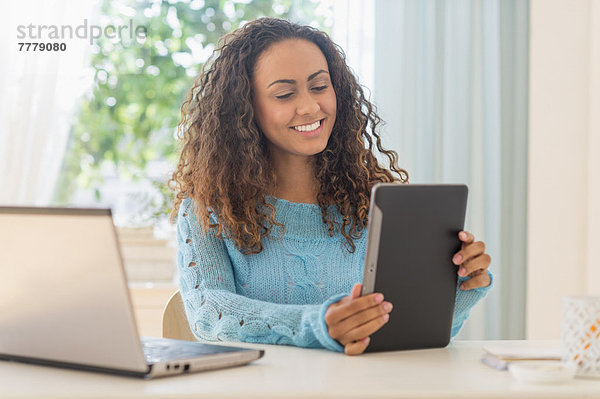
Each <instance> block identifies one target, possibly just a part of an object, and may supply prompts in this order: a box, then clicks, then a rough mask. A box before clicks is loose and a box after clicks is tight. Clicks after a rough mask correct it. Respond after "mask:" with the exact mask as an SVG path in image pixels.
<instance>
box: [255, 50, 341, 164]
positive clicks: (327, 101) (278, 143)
mask: <svg viewBox="0 0 600 399" xmlns="http://www.w3.org/2000/svg"><path fill="white" fill-rule="evenodd" d="M252 86H253V91H254V111H255V115H256V121H257V123H258V125H259V127H260V128H261V130H262V132H263V133H264V135H265V136H266V137H267V139H268V141H269V146H270V149H271V154H272V155H273V156H275V157H280V158H281V157H282V156H283V157H285V156H301V157H310V156H312V155H315V154H318V153H319V152H321V151H323V150H324V149H325V147H326V146H327V141H328V140H329V136H330V135H331V130H332V129H333V125H334V123H335V115H336V97H335V91H334V90H333V86H332V84H331V79H330V77H329V68H328V66H327V60H326V59H325V56H324V55H323V53H322V52H321V50H320V49H319V47H317V45H315V44H314V43H312V42H310V41H307V40H303V39H287V40H283V41H281V42H278V43H275V44H273V45H272V46H270V47H269V48H267V50H265V51H264V52H263V53H262V54H261V55H260V56H259V57H258V60H257V62H256V65H255V67H254V75H253V81H252Z"/></svg>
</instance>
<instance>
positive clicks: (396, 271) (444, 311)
mask: <svg viewBox="0 0 600 399" xmlns="http://www.w3.org/2000/svg"><path fill="white" fill-rule="evenodd" d="M467 193H468V189H467V186H465V185H447V184H441V185H440V184H432V185H416V184H410V185H409V184H397V183H379V184H376V185H375V186H374V187H373V189H372V190H371V205H370V209H369V225H368V232H369V234H368V240H367V253H366V257H365V266H364V275H363V291H362V295H367V294H370V293H373V292H381V293H382V294H383V295H384V296H385V299H386V300H387V301H389V302H391V303H392V304H393V305H394V309H393V310H392V312H391V313H390V320H389V321H388V322H387V323H386V324H385V325H384V326H383V327H382V328H381V329H380V330H378V331H377V332H375V333H374V334H372V335H371V343H370V344H369V346H368V347H367V352H369V351H371V352H374V351H385V350H402V349H423V348H440V347H445V346H446V345H448V343H449V342H450V334H451V330H452V317H453V313H454V300H455V297H456V286H457V279H458V274H457V272H458V268H457V266H456V265H455V264H454V263H452V257H453V255H454V254H455V253H456V252H458V251H459V250H460V248H461V242H460V240H459V239H458V233H459V232H460V231H461V230H463V228H464V222H465V212H466V207H467Z"/></svg>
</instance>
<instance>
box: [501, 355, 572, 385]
mask: <svg viewBox="0 0 600 399" xmlns="http://www.w3.org/2000/svg"><path fill="white" fill-rule="evenodd" d="M576 369H577V366H575V365H574V364H567V363H562V362H560V361H558V360H532V361H526V362H515V363H510V364H509V365H508V372H509V373H510V375H512V376H513V377H514V378H516V379H517V380H518V381H521V382H528V383H537V384H562V383H565V382H567V381H569V380H571V379H573V376H574V375H575V370H576Z"/></svg>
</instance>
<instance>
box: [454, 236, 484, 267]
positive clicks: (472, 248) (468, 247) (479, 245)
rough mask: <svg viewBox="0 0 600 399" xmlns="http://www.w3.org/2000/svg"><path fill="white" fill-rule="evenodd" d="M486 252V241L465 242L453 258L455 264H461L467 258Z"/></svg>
mask: <svg viewBox="0 0 600 399" xmlns="http://www.w3.org/2000/svg"><path fill="white" fill-rule="evenodd" d="M483 253H485V243H484V242H483V241H477V242H472V243H470V244H463V246H462V249H461V250H460V251H458V252H457V253H456V254H455V255H454V257H453V258H452V262H454V264H455V265H460V264H461V263H464V262H466V261H467V260H469V259H471V258H473V257H475V256H479V255H481V254H483Z"/></svg>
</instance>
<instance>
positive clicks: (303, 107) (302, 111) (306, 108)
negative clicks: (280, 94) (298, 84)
mask: <svg viewBox="0 0 600 399" xmlns="http://www.w3.org/2000/svg"><path fill="white" fill-rule="evenodd" d="M320 109H321V107H320V106H319V103H318V101H317V100H316V99H315V98H313V96H311V95H310V93H304V94H303V95H301V96H298V105H297V108H296V113H297V114H298V115H310V114H315V113H317V112H318V111H319V110H320Z"/></svg>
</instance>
